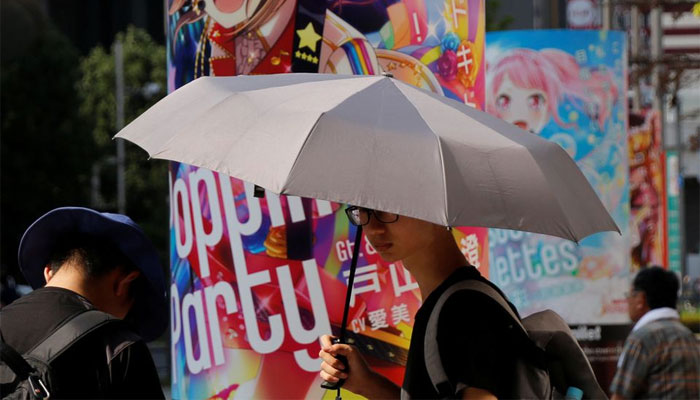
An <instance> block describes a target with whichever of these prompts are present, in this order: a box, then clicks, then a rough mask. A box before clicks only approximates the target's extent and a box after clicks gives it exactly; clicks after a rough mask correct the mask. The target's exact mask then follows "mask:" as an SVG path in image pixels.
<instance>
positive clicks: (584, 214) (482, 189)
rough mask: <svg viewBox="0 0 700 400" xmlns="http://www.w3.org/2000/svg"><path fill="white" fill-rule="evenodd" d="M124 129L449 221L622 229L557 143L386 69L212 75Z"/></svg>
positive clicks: (272, 182) (287, 185) (199, 159)
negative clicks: (405, 80)
mask: <svg viewBox="0 0 700 400" xmlns="http://www.w3.org/2000/svg"><path fill="white" fill-rule="evenodd" d="M116 137H119V138H124V139H127V140H129V141H131V142H134V143H136V144H137V145H139V146H141V147H143V148H144V149H145V150H146V151H147V152H148V153H149V155H150V156H151V157H153V158H161V159H167V160H173V161H179V162H183V163H187V164H191V165H195V166H199V167H204V168H208V169H211V170H215V171H218V172H221V173H224V174H227V175H230V176H234V177H236V178H239V179H243V180H245V181H249V182H252V183H254V184H256V185H259V186H262V187H264V188H265V189H268V190H271V191H273V192H275V193H279V194H286V195H296V196H303V197H312V198H317V199H324V200H330V201H335V202H341V203H346V204H353V205H357V206H361V207H367V208H371V209H377V210H382V211H388V212H392V213H396V214H400V215H406V216H410V217H414V218H419V219H422V220H426V221H430V222H433V223H436V224H441V225H445V226H484V227H492V228H505V229H516V230H522V231H529V232H536V233H543V234H548V235H553V236H559V237H562V238H566V239H569V240H573V241H579V240H580V239H581V238H583V237H586V236H588V235H590V234H593V233H596V232H601V231H618V232H619V229H618V227H617V226H616V225H615V222H614V221H613V219H612V218H611V217H610V215H609V214H608V212H607V210H606V209H605V207H604V206H603V204H602V203H601V201H600V199H599V198H598V196H597V195H596V193H595V191H594V190H593V189H592V188H591V186H590V184H589V183H588V181H587V180H586V178H585V177H584V176H583V174H582V173H581V172H580V170H579V168H578V167H577V165H576V164H575V163H574V161H573V160H572V159H571V158H570V157H569V155H568V154H567V153H566V152H565V151H564V150H563V149H562V148H561V147H560V146H559V145H557V144H555V143H552V142H549V141H547V140H544V139H542V138H540V137H538V136H536V135H533V134H531V133H528V132H525V131H523V130H521V129H520V128H518V127H516V126H514V125H511V124H509V123H507V122H505V121H502V120H500V119H498V118H495V117H493V116H491V115H489V114H486V113H484V112H481V111H478V110H476V109H473V108H471V107H468V106H466V105H464V104H462V103H459V102H457V101H454V100H451V99H448V98H445V97H442V96H438V95H435V94H432V93H429V92H426V91H424V90H421V89H417V88H415V87H413V86H410V85H407V84H404V83H402V82H400V81H398V80H395V79H392V78H389V77H385V76H340V75H323V74H282V75H256V76H235V77H203V78H199V79H197V80H195V81H193V82H191V83H189V84H187V85H185V86H183V87H182V88H180V89H178V90H176V91H175V92H173V93H171V94H170V95H168V96H167V97H166V98H165V99H163V100H161V101H160V102H158V103H157V104H156V105H154V106H153V107H151V109H149V110H148V111H146V112H145V113H143V114H142V115H141V116H140V117H138V118H137V119H136V120H134V121H133V122H131V123H130V124H129V125H128V126H126V127H125V128H124V129H122V130H121V131H120V132H119V133H118V134H117V136H116Z"/></svg>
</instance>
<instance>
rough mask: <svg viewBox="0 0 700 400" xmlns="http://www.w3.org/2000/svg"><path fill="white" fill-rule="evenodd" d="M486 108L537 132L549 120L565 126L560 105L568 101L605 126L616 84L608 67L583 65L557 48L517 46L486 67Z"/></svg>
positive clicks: (615, 93) (600, 126) (500, 116)
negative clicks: (597, 67)
mask: <svg viewBox="0 0 700 400" xmlns="http://www.w3.org/2000/svg"><path fill="white" fill-rule="evenodd" d="M487 79H488V80H489V84H488V85H487V87H488V88H489V89H487V90H488V91H489V93H488V94H487V105H486V107H487V110H488V111H489V112H490V113H491V114H493V115H496V116H498V117H499V118H502V119H504V120H506V121H508V122H511V123H513V124H515V125H518V126H519V127H521V128H522V129H525V130H528V131H530V132H532V133H540V131H542V128H544V126H545V125H546V124H547V122H549V119H550V118H553V119H554V121H555V122H556V123H557V124H558V125H559V126H561V127H563V128H571V127H573V126H575V122H574V123H567V122H564V121H563V120H562V118H561V116H560V115H559V109H558V108H559V103H560V102H561V101H563V100H569V101H571V102H572V103H573V104H574V105H575V107H577V108H579V109H580V110H581V111H583V112H585V113H586V115H588V117H589V118H590V120H591V121H594V122H596V124H597V125H598V127H599V129H600V130H604V125H605V121H606V120H607V119H608V118H609V117H610V110H611V109H612V104H613V102H614V101H615V99H616V98H617V87H616V86H615V85H614V84H613V82H612V76H611V74H610V73H609V72H607V71H602V70H589V69H587V68H585V67H581V66H580V65H579V64H578V63H577V62H576V59H575V58H574V57H573V56H572V55H570V54H568V53H565V52H563V51H561V50H555V49H544V50H539V51H537V50H530V49H522V48H520V49H515V50H512V51H509V52H508V53H506V54H505V56H503V57H502V58H500V59H499V60H498V61H497V62H496V63H495V64H494V65H493V66H489V68H488V76H487Z"/></svg>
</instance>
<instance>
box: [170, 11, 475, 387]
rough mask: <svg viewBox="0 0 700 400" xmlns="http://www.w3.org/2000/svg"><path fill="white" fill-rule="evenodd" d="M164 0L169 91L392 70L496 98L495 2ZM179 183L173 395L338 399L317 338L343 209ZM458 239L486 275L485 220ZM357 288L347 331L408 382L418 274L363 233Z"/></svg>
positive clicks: (436, 88) (383, 369)
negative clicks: (199, 82) (489, 48)
mask: <svg viewBox="0 0 700 400" xmlns="http://www.w3.org/2000/svg"><path fill="white" fill-rule="evenodd" d="M167 7H168V15H169V17H168V60H167V61H168V90H169V91H173V90H176V89H177V88H179V87H181V86H182V85H184V84H186V83H188V82H190V81H191V80H193V79H196V78H197V77H200V76H205V75H215V76H227V75H238V74H269V73H290V72H321V73H338V74H375V75H378V74H381V73H383V72H388V73H391V74H392V75H393V76H394V77H395V78H396V79H400V80H402V81H405V82H408V83H411V84H414V85H416V86H419V87H422V88H425V89H427V90H431V91H433V92H436V93H440V94H443V95H445V96H448V97H451V98H454V99H457V100H459V101H462V102H465V103H467V104H470V105H471V106H474V107H478V108H481V109H483V108H484V35H485V34H484V23H485V19H484V16H485V14H484V4H483V0H445V1H436V0H404V1H359V0H358V1H342V2H338V1H315V0H297V1H293V0H286V1H285V0H283V1H266V0H249V1H242V2H231V1H214V0H202V1H198V2H189V1H185V0H172V1H168V2H167ZM234 123H235V121H232V124H234ZM272 162H274V161H272ZM358 179H361V177H358ZM169 182H170V188H171V194H170V199H171V221H170V222H171V226H170V234H171V251H170V252H171V273H172V282H173V284H172V286H171V294H172V296H171V297H172V304H171V306H172V307H171V309H172V322H171V330H172V357H173V360H172V361H173V362H172V365H173V371H172V380H173V383H172V396H173V398H183V399H184V398H217V399H229V398H333V397H334V396H335V392H332V393H331V392H326V391H324V390H322V389H321V388H320V387H319V384H320V383H321V382H320V378H319V377H318V370H319V369H320V359H318V351H319V349H320V347H319V345H318V337H319V336H320V335H321V334H324V333H330V332H337V331H338V329H339V327H340V324H341V317H342V310H343V303H344V298H345V292H346V288H347V286H346V285H347V283H346V282H347V275H348V274H347V273H348V270H349V266H350V258H351V254H352V249H353V247H354V245H355V243H353V242H352V240H353V238H354V234H355V229H354V227H352V226H350V225H349V223H348V221H347V218H346V216H345V213H344V206H343V205H340V204H334V203H330V202H326V201H315V200H311V199H302V198H298V197H285V196H276V195H274V194H273V193H270V192H266V193H265V195H264V197H262V198H256V197H254V195H253V191H254V190H253V187H252V186H251V185H249V184H247V183H245V182H242V181H240V180H237V179H233V178H229V177H227V176H223V175H220V174H217V173H214V172H211V171H209V170H205V169H197V168H195V167H192V166H189V165H185V164H178V163H171V165H170V177H169ZM453 234H454V236H455V240H456V241H457V243H458V244H459V246H460V248H461V249H462V251H463V252H464V254H465V256H466V257H467V258H468V260H469V261H470V262H471V263H472V264H474V265H475V266H478V267H479V268H480V269H481V271H482V272H483V273H484V275H488V246H487V242H486V240H487V230H486V229H484V228H457V229H454V230H453ZM353 293H354V297H353V303H352V305H351V310H350V318H349V320H350V322H349V324H348V329H349V332H350V334H349V337H350V340H351V341H353V343H355V344H356V345H358V347H359V348H360V349H361V351H362V352H363V353H364V354H365V355H366V357H367V359H368V361H369V363H370V364H371V365H372V366H373V368H374V369H375V370H377V371H379V372H380V373H382V374H384V375H386V376H387V377H389V378H390V379H392V380H393V381H394V382H396V383H397V384H400V383H401V382H402V379H403V369H404V368H403V365H404V364H405V359H406V354H407V349H408V344H409V341H410V336H411V332H412V326H413V315H414V314H415V312H416V310H417V309H418V307H419V305H420V296H419V291H418V290H417V285H416V283H415V281H414V280H413V279H412V277H411V276H410V274H409V273H408V272H407V271H406V270H405V269H404V268H403V266H402V265H401V264H400V263H396V264H387V263H384V262H383V261H382V260H381V259H379V257H378V256H377V254H376V252H375V251H374V249H372V247H371V246H370V245H369V244H367V242H366V241H364V240H363V243H362V244H361V250H360V260H359V263H358V269H357V275H356V279H355V285H354V290H353ZM344 397H347V398H352V396H350V395H349V393H347V392H345V393H344Z"/></svg>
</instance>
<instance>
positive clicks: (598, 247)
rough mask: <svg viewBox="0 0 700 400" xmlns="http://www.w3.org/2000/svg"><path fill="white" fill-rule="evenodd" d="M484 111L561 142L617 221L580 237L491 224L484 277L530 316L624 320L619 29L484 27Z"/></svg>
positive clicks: (625, 223) (624, 154)
mask: <svg viewBox="0 0 700 400" xmlns="http://www.w3.org/2000/svg"><path fill="white" fill-rule="evenodd" d="M487 43H488V47H487V56H486V57H487V94H486V101H487V111H489V112H490V113H492V114H494V115H496V116H498V117H500V118H503V119H505V120H507V121H509V122H512V123H513V124H515V125H518V126H520V127H521V128H523V129H524V130H527V131H530V132H531V133H532V134H536V135H540V136H542V137H544V138H546V139H548V140H551V141H554V142H556V143H558V144H560V145H561V146H562V147H563V148H564V149H565V150H566V151H567V152H568V153H569V155H570V156H571V157H572V158H573V159H574V160H575V161H576V163H577V165H578V166H579V167H580V169H581V171H582V172H583V174H584V175H585V176H586V178H587V179H588V181H589V182H590V183H591V185H592V186H593V188H594V189H595V190H596V193H597V194H598V196H599V197H600V198H601V200H602V201H603V204H604V205H605V206H606V208H607V210H608V211H609V212H610V214H611V215H612V216H613V218H614V220H615V222H616V223H617V225H618V226H619V227H620V230H621V231H622V234H621V235H620V234H618V233H612V232H610V233H599V234H596V235H593V236H590V237H588V238H586V239H584V240H582V241H581V242H580V243H578V244H577V243H573V242H569V241H565V240H562V239H558V238H554V237H549V236H545V235H538V234H530V233H523V232H515V231H506V230H497V229H491V230H489V268H490V279H491V280H492V281H493V282H494V283H496V284H497V285H499V286H500V287H501V288H502V289H503V290H504V291H505V292H506V294H507V295H508V296H509V297H510V299H511V300H512V301H513V302H514V303H515V305H516V306H517V307H518V308H519V310H520V311H521V313H523V314H525V315H527V314H530V313H532V312H536V311H539V310H542V309H546V308H550V309H553V310H555V311H557V312H558V313H560V314H561V315H562V316H563V317H564V318H565V319H566V320H567V322H569V323H571V324H574V323H581V324H591V323H595V324H602V323H618V322H627V312H626V301H625V299H624V297H623V293H624V292H625V290H627V286H628V277H629V273H630V270H629V251H628V249H629V244H628V242H629V183H628V176H629V168H628V150H627V105H626V102H625V93H626V75H627V59H626V50H625V36H624V34H623V33H621V32H612V31H610V32H605V31H567V30H554V31H546V30H544V31H543V30H538V31H512V32H492V33H489V34H488V35H487Z"/></svg>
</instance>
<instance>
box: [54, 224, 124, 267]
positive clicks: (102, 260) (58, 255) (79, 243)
mask: <svg viewBox="0 0 700 400" xmlns="http://www.w3.org/2000/svg"><path fill="white" fill-rule="evenodd" d="M67 262H71V263H74V264H76V265H78V266H80V268H82V270H83V271H84V272H85V273H86V274H87V276H89V277H91V278H99V277H101V276H104V275H105V274H107V273H108V272H110V271H112V270H114V269H116V268H119V267H121V268H123V269H124V270H125V271H126V272H131V271H133V270H136V269H137V268H136V266H135V265H134V264H133V263H132V262H131V260H129V258H128V257H126V256H125V255H124V254H123V253H122V252H121V251H119V249H118V248H117V246H116V245H114V244H113V243H112V242H111V241H110V240H109V239H106V238H100V237H95V236H88V235H81V234H71V235H66V236H65V237H62V238H59V239H57V240H56V243H55V245H54V246H53V250H52V252H51V255H50V257H49V265H50V268H51V270H52V271H53V272H54V273H56V271H58V270H59V269H60V268H61V267H62V266H63V265H64V264H66V263H67Z"/></svg>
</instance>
